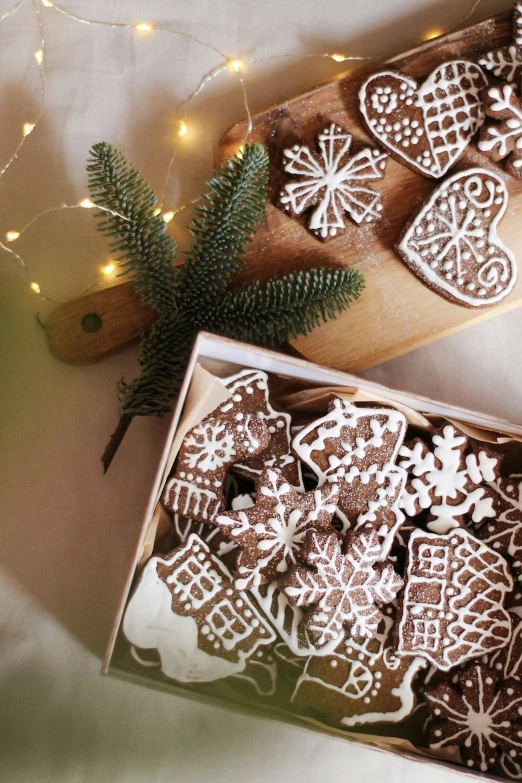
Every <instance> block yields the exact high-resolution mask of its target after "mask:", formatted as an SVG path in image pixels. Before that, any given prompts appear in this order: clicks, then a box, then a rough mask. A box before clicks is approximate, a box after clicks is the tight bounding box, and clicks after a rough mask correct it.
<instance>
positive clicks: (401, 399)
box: [101, 332, 522, 781]
mask: <svg viewBox="0 0 522 783" xmlns="http://www.w3.org/2000/svg"><path fill="white" fill-rule="evenodd" d="M200 359H213V360H217V361H223V362H227V363H232V364H237V365H239V366H243V367H253V368H256V369H260V370H264V371H266V372H271V373H276V374H279V375H283V376H286V377H292V378H299V379H301V380H305V381H310V382H311V383H317V384H325V385H328V386H355V387H356V388H360V389H362V390H364V391H367V392H373V393H375V394H377V395H380V396H383V397H387V398H388V399H390V400H392V401H395V402H397V403H402V404H403V405H407V406H409V407H412V408H416V409H419V410H421V411H422V412H424V413H428V414H433V415H440V416H443V417H449V418H452V419H455V418H456V419H460V420H461V421H463V422H467V423H469V424H473V425H475V426H477V427H480V428H482V429H486V430H493V431H499V432H501V433H505V434H506V435H516V436H522V425H516V424H511V423H510V422H508V421H506V420H504V419H500V418H497V417H490V416H486V415H485V414H481V413H478V412H476V411H470V410H467V409H465V408H461V407H452V406H450V405H446V404H444V403H439V402H437V401H435V400H432V399H430V398H429V397H424V396H416V395H414V394H411V393H409V392H401V391H399V390H396V389H391V388H389V387H387V386H384V385H382V384H379V383H375V382H373V381H366V380H365V379H361V378H359V377H358V376H356V375H352V374H350V373H344V372H341V371H339V370H330V369H328V368H326V367H322V366H321V365H318V364H315V363H313V362H309V361H307V360H306V359H298V358H295V357H293V356H288V355H286V354H282V353H278V352H276V351H272V350H269V349H266V348H259V347H257V346H253V345H248V344H247V343H241V342H238V341H236V340H231V339H229V338H226V337H219V336H216V335H213V334H210V333H209V332H199V334H198V335H197V337H196V339H195V342H194V346H193V349H192V352H191V355H190V359H189V361H188V364H187V370H186V373H185V377H184V379H183V383H182V385H181V388H180V392H179V396H178V399H177V403H176V406H175V408H174V411H173V413H172V415H171V419H170V423H169V429H168V434H167V437H166V439H165V443H164V447H163V451H162V454H161V457H160V462H159V466H158V470H157V473H156V478H155V481H154V484H153V487H152V490H151V493H150V495H149V500H148V503H147V508H146V512H145V516H144V520H143V524H142V526H141V531H140V535H139V538H138V541H137V544H136V547H135V551H134V558H133V560H132V563H131V565H130V568H129V571H128V574H127V578H126V580H125V585H124V589H123V593H122V597H121V600H120V603H119V606H118V611H117V614H116V617H115V620H114V623H113V626H112V629H111V633H110V637H109V642H108V646H107V651H106V654H105V658H104V660H103V664H102V669H101V673H102V674H104V675H110V676H113V677H117V678H118V679H122V680H128V681H133V682H136V683H139V684H141V685H146V686H147V687H150V688H153V689H155V690H162V691H167V692H171V693H172V692H174V693H176V694H179V695H180V696H183V697H184V698H189V699H191V700H193V701H202V702H206V703H212V704H213V705H214V706H219V707H222V708H223V709H233V710H234V711H236V712H243V713H247V714H250V715H253V716H257V717H263V718H266V719H271V720H274V719H275V720H277V721H278V722H279V723H281V724H290V725H292V726H294V727H297V728H301V729H305V730H306V729H307V730H310V729H311V730H312V731H315V732H317V733H321V734H326V735H327V736H330V737H334V738H336V739H343V738H344V740H345V741H346V740H348V741H350V742H355V743H358V744H363V745H365V746H366V747H369V748H373V749H375V750H380V751H382V752H385V753H392V754H393V755H400V756H402V757H403V758H408V759H410V760H411V761H418V762H421V763H431V764H434V765H436V766H441V767H443V768H445V769H450V770H451V771H454V772H458V773H460V774H464V775H467V777H468V779H470V777H473V778H475V779H476V780H490V781H495V780H498V779H499V778H498V777H496V778H492V777H490V776H488V775H486V774H484V773H476V772H474V771H472V770H468V769H465V768H461V767H459V766H457V765H455V764H453V763H451V762H449V761H444V760H438V759H433V758H429V757H426V756H421V755H416V754H413V753H409V752H407V751H405V750H403V749H400V748H396V749H392V748H384V747H381V746H378V745H374V744H372V743H369V742H365V741H364V740H362V739H360V740H358V739H357V738H356V736H355V735H343V736H342V737H341V736H340V735H339V734H338V733H336V732H335V731H333V730H330V729H329V727H328V726H324V728H323V727H321V726H320V725H314V724H313V723H309V722H308V721H306V719H304V718H303V719H299V718H298V717H295V716H292V715H288V718H287V717H286V716H285V719H283V718H282V717H279V715H278V714H277V711H276V710H274V712H276V714H272V709H271V708H270V707H268V706H267V707H264V708H263V707H262V708H261V709H262V711H259V709H258V708H256V709H252V710H250V709H249V708H248V706H247V705H244V704H236V705H234V704H233V703H230V704H229V703H228V702H227V703H226V705H225V703H224V702H223V701H222V700H220V699H219V698H217V697H212V696H205V695H203V694H196V693H194V692H191V691H187V690H184V689H182V688H177V687H176V685H175V683H173V684H172V686H170V684H167V683H165V684H164V685H163V684H161V683H154V682H152V681H151V680H149V679H147V678H145V677H140V676H139V675H135V674H131V673H127V672H123V671H122V670H119V669H117V668H116V667H114V668H111V659H112V656H113V653H114V648H115V643H116V639H117V636H118V633H119V629H120V625H121V621H122V617H123V613H124V610H125V606H126V604H127V598H128V595H129V592H130V589H131V585H132V582H133V579H134V575H135V571H136V566H137V564H138V562H139V559H140V556H141V552H142V548H143V544H144V541H145V535H146V531H147V526H148V523H149V521H150V519H151V517H152V514H153V512H154V509H155V506H156V504H157V501H158V496H159V493H160V489H161V486H160V484H161V481H162V477H163V472H164V467H165V464H166V461H167V458H168V455H169V452H170V447H171V444H172V441H173V439H174V436H175V433H176V429H177V427H178V423H179V420H180V418H181V414H182V411H183V407H184V405H185V400H186V397H187V393H188V390H189V388H190V383H191V381H192V375H193V372H194V368H195V367H196V364H197V363H198V361H199V360H200Z"/></svg>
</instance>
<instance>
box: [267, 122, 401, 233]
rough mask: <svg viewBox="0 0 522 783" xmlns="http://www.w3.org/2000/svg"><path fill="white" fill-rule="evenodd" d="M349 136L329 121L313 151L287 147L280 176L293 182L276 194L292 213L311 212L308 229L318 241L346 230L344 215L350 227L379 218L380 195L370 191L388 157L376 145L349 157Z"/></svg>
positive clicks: (380, 174) (285, 207) (350, 139)
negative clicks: (284, 176)
mask: <svg viewBox="0 0 522 783" xmlns="http://www.w3.org/2000/svg"><path fill="white" fill-rule="evenodd" d="M351 145H352V134H351V133H347V132H346V131H345V130H343V129H342V128H340V127H339V126H338V125H335V124H334V123H332V124H331V125H330V127H329V128H325V129H324V131H323V132H322V133H320V134H319V136H318V137H317V147H318V152H316V151H315V150H313V149H311V148H310V147H309V146H306V145H303V146H299V145H298V144H296V145H295V146H294V147H292V149H287V150H285V152H284V155H285V157H286V159H287V162H286V163H285V172H286V173H287V174H291V175H292V176H293V177H294V178H296V179H295V181H293V182H289V183H287V184H286V185H285V186H284V189H283V190H282V192H281V194H280V204H281V206H282V208H283V209H284V210H285V211H286V212H288V213H289V214H291V215H302V214H303V212H307V211H310V218H309V220H308V228H309V229H310V231H312V232H313V233H314V234H316V236H318V237H320V238H321V239H322V240H326V239H329V238H331V237H334V236H336V235H337V234H338V233H339V232H341V231H343V230H344V228H345V223H344V218H343V214H344V213H345V212H346V213H347V214H348V215H349V216H350V218H351V219H352V220H353V221H354V223H357V224H359V223H363V222H364V223H370V222H371V221H372V220H375V219H378V218H380V217H382V196H381V195H380V193H376V192H375V191H374V190H372V189H371V188H370V187H368V183H369V182H376V181H377V180H379V179H382V177H383V176H384V170H385V168H386V160H387V158H388V155H387V154H386V153H384V152H382V151H381V150H378V149H375V147H364V148H363V149H362V150H360V151H359V152H358V153H357V154H355V155H352V154H351V153H350V147H351Z"/></svg>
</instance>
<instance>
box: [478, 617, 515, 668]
mask: <svg viewBox="0 0 522 783" xmlns="http://www.w3.org/2000/svg"><path fill="white" fill-rule="evenodd" d="M509 614H510V615H511V617H512V624H513V630H512V632H511V636H510V638H509V642H508V644H507V645H506V646H505V647H502V648H501V649H500V650H495V652H493V653H490V654H489V655H485V656H484V657H483V658H482V663H484V664H486V666H489V667H490V669H494V670H495V671H496V672H497V674H498V675H499V677H502V679H504V680H507V679H509V678H512V679H513V680H517V682H522V607H520V606H516V607H512V608H510V609H509Z"/></svg>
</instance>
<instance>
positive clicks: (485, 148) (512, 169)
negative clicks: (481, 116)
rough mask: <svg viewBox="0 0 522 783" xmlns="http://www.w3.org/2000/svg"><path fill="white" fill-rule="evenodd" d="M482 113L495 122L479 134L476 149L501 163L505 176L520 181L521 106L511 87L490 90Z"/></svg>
mask: <svg viewBox="0 0 522 783" xmlns="http://www.w3.org/2000/svg"><path fill="white" fill-rule="evenodd" d="M484 111H485V112H486V114H487V115H488V117H491V118H492V119H493V120H496V122H490V123H488V124H487V125H485V126H484V127H483V128H482V130H481V131H480V140H479V143H478V148H479V150H480V151H481V152H483V153H484V154H485V155H487V156H488V157H489V158H491V160H493V161H495V162H496V161H499V160H504V161H505V162H504V168H505V169H506V171H507V172H508V174H511V176H512V177H518V179H522V103H521V101H520V98H519V97H518V96H517V94H516V92H515V89H514V87H513V85H511V84H501V85H499V86H498V87H490V88H489V90H488V91H487V96H486V98H485V101H484Z"/></svg>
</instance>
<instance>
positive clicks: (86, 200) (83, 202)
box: [78, 198, 94, 209]
mask: <svg viewBox="0 0 522 783" xmlns="http://www.w3.org/2000/svg"><path fill="white" fill-rule="evenodd" d="M78 206H79V207H83V208H84V209H92V208H93V207H94V204H93V203H92V201H91V199H90V198H82V200H81V201H80V203H79V204H78Z"/></svg>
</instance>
